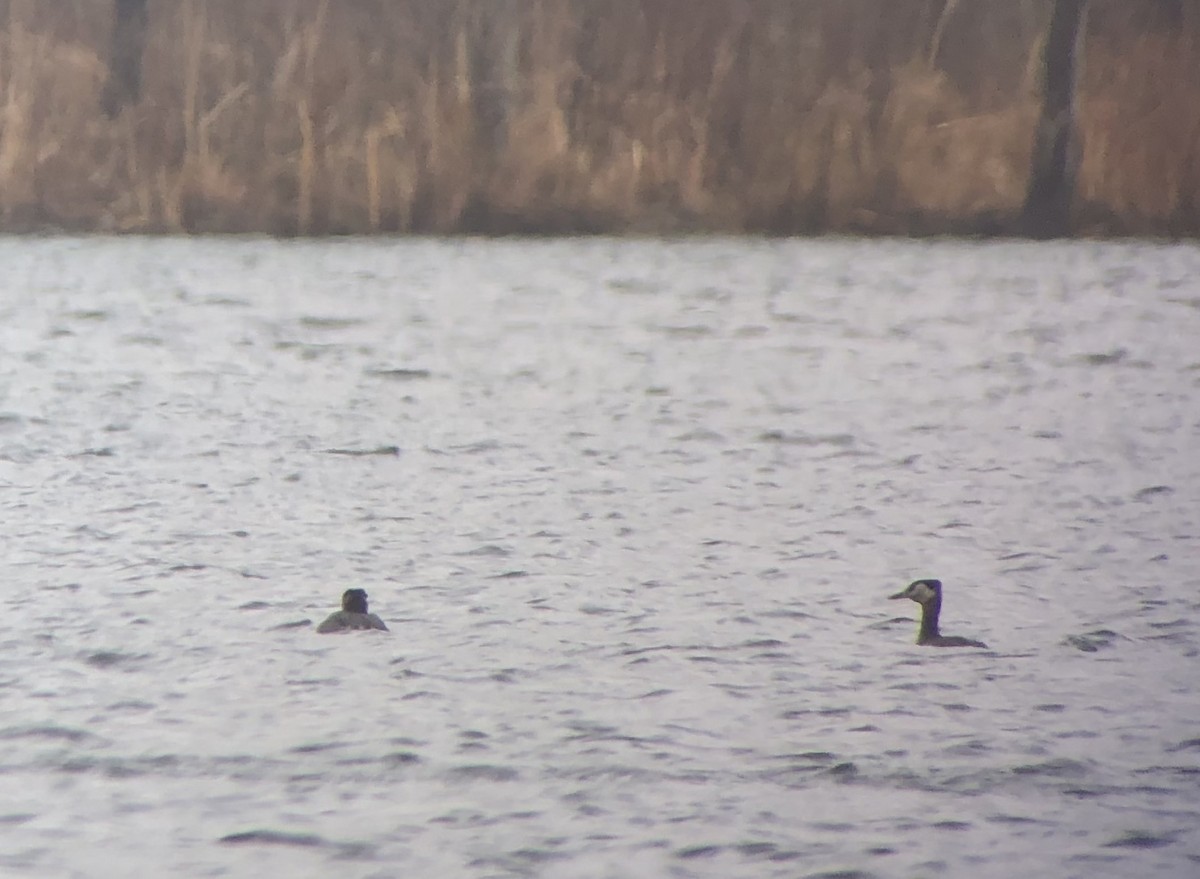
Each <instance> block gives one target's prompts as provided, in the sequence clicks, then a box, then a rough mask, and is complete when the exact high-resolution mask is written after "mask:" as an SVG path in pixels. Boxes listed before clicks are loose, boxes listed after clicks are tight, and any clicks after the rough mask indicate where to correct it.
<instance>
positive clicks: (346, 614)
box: [317, 589, 388, 635]
mask: <svg viewBox="0 0 1200 879" xmlns="http://www.w3.org/2000/svg"><path fill="white" fill-rule="evenodd" d="M355 629H359V630H361V629H382V630H383V631H385V632H386V631H387V630H388V627H387V626H385V625H384V624H383V620H381V619H380V618H379V617H377V616H376V615H375V614H373V613H368V612H367V590H365V589H347V590H346V591H345V592H343V593H342V609H341V610H339V611H338V612H337V613H331V614H330V615H329V616H328V617H326V618H325V622H323V623H321V625H319V626H317V632H319V633H320V634H322V635H327V634H329V633H330V632H350V631H353V630H355Z"/></svg>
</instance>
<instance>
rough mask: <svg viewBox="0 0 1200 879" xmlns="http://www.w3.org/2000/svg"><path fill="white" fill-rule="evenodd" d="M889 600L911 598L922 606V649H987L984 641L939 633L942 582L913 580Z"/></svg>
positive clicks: (918, 639)
mask: <svg viewBox="0 0 1200 879" xmlns="http://www.w3.org/2000/svg"><path fill="white" fill-rule="evenodd" d="M888 597H889V598H911V599H912V600H913V601H915V602H916V603H917V604H919V605H921V628H920V630H919V631H918V632H917V643H918V644H920V645H921V646H922V647H987V645H986V644H984V643H983V642H982V641H975V640H973V639H971V638H964V637H962V636H961V635H943V634H942V633H941V632H939V631H938V614H940V613H941V612H942V581H941V580H913V581H912V582H911V583H909V584H908V588H907V589H905V590H904V591H902V592H897V593H896V594H895V595H889V596H888Z"/></svg>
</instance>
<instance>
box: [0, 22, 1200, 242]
mask: <svg viewBox="0 0 1200 879" xmlns="http://www.w3.org/2000/svg"><path fill="white" fill-rule="evenodd" d="M1047 4H1048V0H1029V2H1024V3H1020V4H991V3H980V2H974V0H972V2H960V0H810V2H806V3H803V4H801V3H796V2H794V0H755V2H747V0H606V2H600V3H597V2H594V0H439V2H437V3H431V2H429V0H340V2H329V0H258V2H255V3H244V2H241V0H149V3H148V7H147V9H148V19H147V27H146V31H145V34H146V43H145V46H144V47H143V50H142V52H141V56H140V64H141V70H140V79H139V80H138V81H139V82H140V91H139V92H138V94H137V95H136V96H135V97H134V99H133V100H132V101H131V102H130V103H128V104H127V105H126V106H124V107H123V108H121V109H119V112H116V113H111V112H106V109H105V100H104V91H105V80H106V78H107V75H108V64H109V59H108V58H107V56H106V52H108V51H109V41H108V31H109V30H111V28H112V25H113V23H112V21H111V17H112V12H111V9H110V8H109V7H110V6H111V4H109V3H103V2H98V0H96V2H73V3H67V2H63V3H61V4H60V3H54V4H49V3H39V2H34V0H0V225H3V227H4V228H6V229H9V230H20V229H36V228H46V227H55V226H57V227H66V228H72V229H101V230H118V231H120V230H151V231H229V232H241V231H262V232H268V233H272V234H303V235H308V234H329V233H335V234H344V233H361V232H370V233H393V232H462V231H484V232H511V231H540V232H560V231H579V230H595V231H601V230H603V231H629V230H654V231H679V230H720V231H742V230H753V231H768V232H773V233H794V232H818V231H827V230H834V231H836V230H859V231H869V232H899V233H906V232H907V233H911V232H928V231H959V232H972V231H980V230H989V229H997V230H1002V229H1005V228H1007V227H1008V224H1010V223H1011V221H1012V219H1013V218H1014V217H1016V216H1017V215H1019V212H1020V208H1021V202H1022V198H1023V196H1024V189H1025V186H1026V182H1027V180H1028V174H1029V160H1030V147H1031V139H1032V132H1033V126H1034V123H1035V121H1036V118H1037V111H1038V98H1037V95H1036V94H1034V92H1033V89H1032V88H1031V85H1030V84H1031V82H1033V80H1034V77H1033V76H1032V75H1031V70H1032V69H1033V67H1034V63H1035V61H1036V58H1037V55H1038V53H1039V52H1040V42H1039V39H1040V35H1041V33H1042V32H1043V31H1044V28H1045V24H1046V22H1047V20H1048V10H1049V7H1048V5H1047ZM1154 8H1156V7H1155V3H1154V0H1120V2H1119V0H1093V15H1092V17H1091V24H1090V26H1089V31H1088V34H1087V39H1086V41H1085V52H1084V54H1085V57H1086V59H1087V60H1086V63H1085V66H1084V75H1083V76H1082V78H1081V80H1080V85H1079V96H1078V100H1077V102H1076V103H1077V107H1078V130H1079V133H1080V143H1081V151H1080V154H1079V162H1080V164H1079V174H1078V198H1077V202H1078V205H1079V212H1080V213H1079V216H1080V217H1081V222H1082V223H1083V224H1084V225H1085V226H1086V227H1087V228H1088V229H1091V230H1094V231H1099V232H1122V233H1137V234H1175V235H1196V234H1198V233H1200V109H1198V107H1200V105H1198V104H1197V103H1196V101H1195V99H1194V96H1195V95H1196V94H1197V92H1198V91H1200V13H1197V12H1193V11H1191V9H1190V7H1189V6H1187V5H1186V4H1185V5H1184V6H1183V7H1181V8H1182V9H1183V11H1182V12H1180V13H1179V17H1178V18H1177V19H1175V20H1172V21H1171V22H1169V23H1168V25H1164V24H1163V22H1162V21H1160V20H1158V19H1155V18H1154V17H1153V15H1152V14H1151V12H1148V11H1147V10H1151V11H1152V10H1153V9H1154ZM1005 35H1007V36H1005Z"/></svg>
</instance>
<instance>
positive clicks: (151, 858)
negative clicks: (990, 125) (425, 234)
mask: <svg viewBox="0 0 1200 879" xmlns="http://www.w3.org/2000/svg"><path fill="white" fill-rule="evenodd" d="M0 257H2V258H0V350H2V351H3V358H2V359H0V510H2V516H3V530H2V533H3V535H4V543H3V546H4V555H3V587H2V591H0V594H2V595H3V602H4V605H3V606H4V615H3V617H2V619H0V741H2V743H3V749H2V751H0V825H3V832H2V833H0V875H3V876H5V877H9V876H13V877H21V876H37V877H49V876H55V877H57V876H86V877H105V876H112V877H125V876H133V875H175V876H184V875H186V876H247V875H277V876H285V875H286V876H295V877H305V876H313V877H318V876H328V875H331V874H337V875H340V876H347V877H349V876H355V877H358V876H362V877H391V876H396V877H413V876H437V877H479V879H483V877H547V879H560V877H579V879H584V877H588V879H592V877H613V879H617V877H622V879H623V877H714V879H715V877H721V879H724V877H731V876H738V877H807V876H834V875H836V876H842V877H893V876H895V877H902V876H936V875H946V876H961V875H968V874H969V875H972V876H981V877H991V876H995V877H1008V876H1011V875H1020V874H1021V873H1026V874H1028V875H1053V876H1056V877H1073V876H1079V877H1095V876H1114V877H1128V876H1131V875H1138V876H1145V877H1176V876H1178V877H1191V876H1195V875H1197V874H1200V830H1198V829H1197V828H1200V700H1198V698H1197V696H1198V690H1200V687H1198V685H1197V681H1198V680H1200V672H1198V669H1200V630H1198V628H1197V618H1198V616H1200V589H1198V587H1200V552H1198V551H1197V550H1198V542H1200V508H1198V506H1197V502H1196V493H1197V490H1198V489H1200V454H1197V452H1198V440H1200V406H1198V405H1197V403H1196V400H1197V393H1198V391H1200V346H1198V345H1197V342H1196V340H1197V339H1198V338H1200V281H1198V280H1197V279H1200V249H1197V248H1196V247H1195V246H1189V245H1177V246H1167V245H1149V244H1098V243H1075V244H1042V245H1039V244H1022V243H980V244H973V243H957V242H923V243H915V242H899V241H893V242H858V241H816V242H764V241H734V240H700V241H685V242H667V243H663V242H621V241H609V240H585V241H569V240H568V241H536V242H530V241H460V242H453V241H452V242H442V241H420V240H417V241H404V242H387V241H370V242H364V241H345V242H335V243H310V242H294V243H281V242H273V241H262V240H236V239H235V240H204V241H188V240H170V239H167V240H141V239H122V240H106V239H92V238H88V239H69V238H64V239H49V240H28V239H8V240H3V241H0ZM918 576H938V577H941V578H942V579H943V581H944V582H945V584H946V606H945V608H944V610H943V631H946V632H948V633H951V634H962V635H967V636H970V637H975V638H981V639H983V640H985V641H987V642H988V643H989V644H991V645H992V646H991V649H989V650H965V651H963V650H936V649H929V648H918V647H917V646H915V644H914V643H913V640H914V638H915V634H916V618H917V611H918V608H917V607H916V605H914V604H912V603H910V602H889V601H887V600H886V596H887V595H888V594H890V593H891V592H894V591H896V590H898V589H900V588H902V587H903V586H904V585H905V584H906V583H907V582H908V580H910V579H913V578H914V577H918ZM352 585H353V586H362V587H364V588H366V589H367V590H368V591H369V592H370V594H371V601H372V610H375V611H377V612H378V613H380V614H381V615H382V616H383V617H384V619H386V620H387V621H388V623H389V625H390V627H391V629H392V632H391V634H390V635H384V634H381V633H379V634H377V633H363V634H358V635H352V636H318V635H316V634H315V632H314V631H313V627H314V624H315V623H316V622H319V621H320V620H321V619H322V618H323V617H324V616H325V615H326V614H327V613H329V612H330V611H331V610H333V609H334V607H335V606H336V604H337V600H338V596H339V595H340V593H341V591H342V590H343V589H344V588H346V587H348V586H352Z"/></svg>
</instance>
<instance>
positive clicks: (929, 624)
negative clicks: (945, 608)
mask: <svg viewBox="0 0 1200 879" xmlns="http://www.w3.org/2000/svg"><path fill="white" fill-rule="evenodd" d="M941 612H942V599H941V596H939V595H935V596H934V597H933V598H932V599H931V600H929V601H927V602H925V603H924V604H923V605H921V631H920V633H919V634H918V635H917V643H918V644H924V643H926V642H927V641H936V640H937V639H938V638H940V637H941V632H939V631H938V614H940V613H941Z"/></svg>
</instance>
